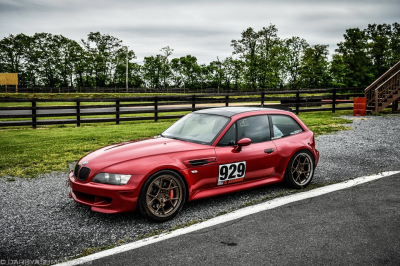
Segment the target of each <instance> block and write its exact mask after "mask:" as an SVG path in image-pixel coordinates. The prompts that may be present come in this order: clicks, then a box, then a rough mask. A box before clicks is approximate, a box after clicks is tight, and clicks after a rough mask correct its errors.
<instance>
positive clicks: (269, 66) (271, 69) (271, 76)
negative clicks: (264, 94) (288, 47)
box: [257, 25, 283, 88]
mask: <svg viewBox="0 0 400 266" xmlns="http://www.w3.org/2000/svg"><path fill="white" fill-rule="evenodd" d="M257 43H258V44H257V53H258V60H259V63H258V70H259V71H258V80H259V84H260V87H261V88H275V87H276V86H277V85H278V84H279V83H280V81H281V79H280V74H279V73H280V70H281V68H282V66H283V64H282V62H283V60H282V59H283V58H282V54H281V52H282V49H281V44H282V42H281V41H280V39H279V37H278V29H277V28H276V27H275V25H270V26H269V27H263V28H262V29H261V30H260V31H259V32H258V42H257Z"/></svg>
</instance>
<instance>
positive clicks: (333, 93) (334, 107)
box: [332, 89, 336, 113]
mask: <svg viewBox="0 0 400 266" xmlns="http://www.w3.org/2000/svg"><path fill="white" fill-rule="evenodd" d="M335 112H336V89H333V92H332V113H335Z"/></svg>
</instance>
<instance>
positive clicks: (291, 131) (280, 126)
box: [271, 115, 304, 139]
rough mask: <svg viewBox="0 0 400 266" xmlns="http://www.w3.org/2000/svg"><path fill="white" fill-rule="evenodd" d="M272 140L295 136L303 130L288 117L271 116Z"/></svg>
mask: <svg viewBox="0 0 400 266" xmlns="http://www.w3.org/2000/svg"><path fill="white" fill-rule="evenodd" d="M271 120H272V131H273V134H274V135H273V138H272V139H278V138H282V137H286V136H291V135H295V134H298V133H301V132H303V131H304V130H303V129H302V128H301V127H300V125H299V124H298V123H297V122H296V121H295V120H294V119H293V118H291V117H290V116H286V115H271Z"/></svg>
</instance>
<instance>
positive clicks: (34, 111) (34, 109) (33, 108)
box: [32, 99, 37, 129]
mask: <svg viewBox="0 0 400 266" xmlns="http://www.w3.org/2000/svg"><path fill="white" fill-rule="evenodd" d="M36 126H37V122H36V100H35V99H33V100H32V128H33V129H36Z"/></svg>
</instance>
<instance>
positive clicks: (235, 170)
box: [217, 161, 246, 186]
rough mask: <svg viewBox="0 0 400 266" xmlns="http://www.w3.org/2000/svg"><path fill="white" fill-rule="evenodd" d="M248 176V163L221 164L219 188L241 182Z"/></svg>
mask: <svg viewBox="0 0 400 266" xmlns="http://www.w3.org/2000/svg"><path fill="white" fill-rule="evenodd" d="M245 175H246V161H243V162H237V163H227V164H221V165H220V166H219V175H218V183H217V185H218V186H221V185H226V184H232V183H237V182H241V181H243V180H244V177H245Z"/></svg>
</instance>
